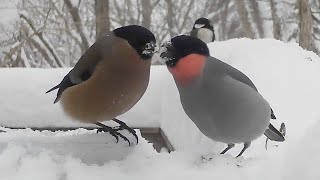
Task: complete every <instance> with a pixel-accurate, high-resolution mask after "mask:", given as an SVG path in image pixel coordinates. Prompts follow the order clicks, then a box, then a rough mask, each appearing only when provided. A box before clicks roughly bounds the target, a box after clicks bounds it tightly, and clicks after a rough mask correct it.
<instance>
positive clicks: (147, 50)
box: [114, 25, 156, 59]
mask: <svg viewBox="0 0 320 180" xmlns="http://www.w3.org/2000/svg"><path fill="white" fill-rule="evenodd" d="M114 34H115V35H116V36H117V37H120V38H122V39H125V40H127V41H128V43H129V44H130V45H131V46H132V47H133V48H134V49H135V50H136V51H137V52H138V54H139V56H140V57H141V58H142V59H150V58H151V57H152V56H153V54H154V52H155V49H156V38H155V37H154V35H153V33H152V32H151V31H149V30H148V29H146V28H144V27H142V26H138V25H129V26H123V27H120V28H117V29H115V30H114Z"/></svg>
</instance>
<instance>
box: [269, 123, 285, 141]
mask: <svg viewBox="0 0 320 180" xmlns="http://www.w3.org/2000/svg"><path fill="white" fill-rule="evenodd" d="M283 127H285V125H284V123H283ZM284 129H285V128H284ZM264 135H265V136H267V137H268V138H269V139H270V140H271V141H278V142H283V141H284V140H285V139H284V135H283V134H282V133H281V132H279V131H278V130H277V129H276V128H275V127H273V125H272V124H271V123H270V124H269V128H268V129H267V130H266V131H265V132H264Z"/></svg>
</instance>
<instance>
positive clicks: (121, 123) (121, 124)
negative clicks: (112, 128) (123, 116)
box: [112, 118, 139, 144]
mask: <svg viewBox="0 0 320 180" xmlns="http://www.w3.org/2000/svg"><path fill="white" fill-rule="evenodd" d="M112 120H113V121H115V122H117V123H118V124H119V125H120V126H119V127H118V128H117V129H116V131H119V130H123V129H126V130H127V131H129V133H131V134H132V135H133V136H134V137H135V138H136V141H137V144H138V143H139V139H138V136H137V133H136V131H135V130H134V129H132V128H130V127H129V126H128V125H127V124H126V123H124V122H122V121H120V120H119V119H116V118H114V119H112Z"/></svg>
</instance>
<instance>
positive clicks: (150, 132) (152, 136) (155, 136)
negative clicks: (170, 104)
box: [0, 127, 174, 152]
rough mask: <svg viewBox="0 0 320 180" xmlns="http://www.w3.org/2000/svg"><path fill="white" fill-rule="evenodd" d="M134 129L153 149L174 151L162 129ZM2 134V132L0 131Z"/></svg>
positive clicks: (58, 129) (41, 129)
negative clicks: (137, 130)
mask: <svg viewBox="0 0 320 180" xmlns="http://www.w3.org/2000/svg"><path fill="white" fill-rule="evenodd" d="M5 128H9V129H25V127H5ZM81 128H83V129H87V130H93V129H96V128H93V127H81ZM30 129H32V130H35V131H45V130H46V131H53V132H54V131H71V130H75V129H79V128H75V127H41V128H39V127H30ZM134 129H139V130H140V133H141V136H142V137H143V138H145V139H146V140H147V141H148V142H150V143H152V144H153V148H154V149H156V150H157V152H160V151H161V149H162V148H166V149H167V150H168V152H171V151H174V147H173V145H172V144H171V142H170V141H169V139H168V137H167V136H166V134H165V133H164V132H163V131H162V129H161V128H148V127H135V128H134ZM0 132H1V131H0Z"/></svg>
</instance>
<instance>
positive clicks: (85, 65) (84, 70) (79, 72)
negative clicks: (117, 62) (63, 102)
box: [46, 34, 114, 103]
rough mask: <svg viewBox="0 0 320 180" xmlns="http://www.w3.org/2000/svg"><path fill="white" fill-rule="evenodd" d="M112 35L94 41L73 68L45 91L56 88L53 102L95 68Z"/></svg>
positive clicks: (86, 78)
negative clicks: (58, 82)
mask: <svg viewBox="0 0 320 180" xmlns="http://www.w3.org/2000/svg"><path fill="white" fill-rule="evenodd" d="M113 37H114V35H112V34H106V35H105V36H103V37H102V38H101V39H99V40H98V41H97V42H95V43H94V44H93V45H92V46H91V47H90V48H89V49H88V50H87V51H86V52H85V53H84V54H83V55H82V56H81V58H80V59H79V61H78V62H77V64H76V65H75V66H74V68H73V69H72V70H71V71H70V72H69V73H68V74H67V75H66V76H65V77H64V78H63V80H62V81H61V82H60V84H58V85H56V86H54V87H53V88H51V89H50V90H48V91H47V92H46V93H49V92H51V91H53V90H55V89H58V93H57V97H56V99H55V100H54V103H56V102H58V101H59V99H60V97H61V95H62V93H63V91H64V90H66V89H67V88H69V87H71V86H74V85H77V84H80V83H82V82H84V81H86V80H88V79H89V78H90V77H91V75H92V73H93V72H94V70H95V67H96V66H97V64H98V63H99V62H100V61H102V60H103V59H104V57H103V55H105V54H108V53H106V52H105V51H108V50H110V49H111V46H112V42H113V39H114V38H113Z"/></svg>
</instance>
